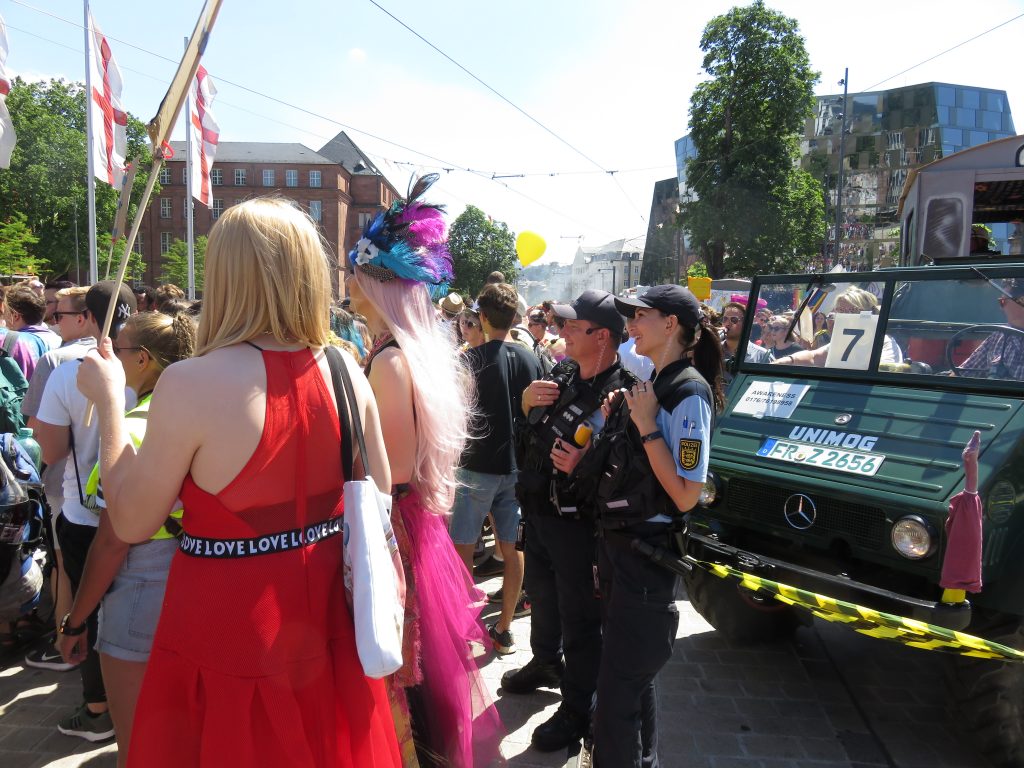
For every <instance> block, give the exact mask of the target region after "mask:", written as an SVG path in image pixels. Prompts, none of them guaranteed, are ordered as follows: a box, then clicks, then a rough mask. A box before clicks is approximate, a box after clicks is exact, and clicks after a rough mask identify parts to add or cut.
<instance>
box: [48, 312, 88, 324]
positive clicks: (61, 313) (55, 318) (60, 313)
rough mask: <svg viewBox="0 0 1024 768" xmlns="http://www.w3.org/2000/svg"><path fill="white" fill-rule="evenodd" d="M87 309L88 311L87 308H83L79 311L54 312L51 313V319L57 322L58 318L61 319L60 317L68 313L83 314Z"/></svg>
mask: <svg viewBox="0 0 1024 768" xmlns="http://www.w3.org/2000/svg"><path fill="white" fill-rule="evenodd" d="M88 311H89V310H87V309H83V310H82V311H80V312H54V313H53V321H54V322H55V323H59V322H60V319H61V318H62V317H67V316H69V315H84V314H85V313H86V312H88Z"/></svg>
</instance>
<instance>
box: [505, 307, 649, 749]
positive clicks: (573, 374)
mask: <svg viewBox="0 0 1024 768" xmlns="http://www.w3.org/2000/svg"><path fill="white" fill-rule="evenodd" d="M553 312H554V314H555V315H556V317H557V318H558V319H559V322H560V324H561V326H562V328H561V336H562V338H563V339H564V340H565V349H566V354H567V356H568V357H567V359H566V360H565V361H563V362H562V363H560V364H559V365H557V366H555V368H554V369H553V370H552V371H551V374H550V375H549V376H548V377H547V378H546V379H543V380H541V381H535V382H533V383H532V384H530V386H529V387H527V389H526V390H525V391H524V392H523V412H524V413H525V414H527V418H525V419H522V420H520V423H519V425H518V428H519V429H518V435H517V443H518V451H519V456H518V461H517V464H518V466H519V470H520V474H519V483H518V485H517V487H516V493H517V496H518V497H519V503H520V506H521V508H522V513H523V520H524V531H523V532H524V536H525V542H524V544H523V546H524V550H525V560H526V563H525V567H526V571H525V580H524V586H525V587H526V592H527V594H529V595H530V600H531V602H532V604H533V615H532V620H531V629H530V646H531V649H532V651H533V659H532V661H530V662H529V663H528V664H527V665H526V666H525V667H522V668H520V669H517V670H514V671H511V672H507V673H506V674H505V675H504V676H503V677H502V679H501V684H502V688H503V689H504V691H505V692H507V693H529V692H531V691H534V690H536V689H537V688H539V687H542V686H544V687H554V686H559V685H560V687H561V690H562V704H561V706H560V707H559V708H558V711H557V712H556V713H555V714H554V715H553V716H552V717H551V718H550V719H549V720H548V721H547V722H545V723H543V724H541V725H540V726H538V727H537V728H536V729H535V730H534V732H533V739H532V743H533V746H534V747H535V748H537V749H538V750H541V751H544V752H553V751H555V750H559V749H564V748H565V747H567V746H569V745H570V744H572V743H573V742H575V741H578V740H579V739H580V738H581V737H582V736H583V735H585V734H586V732H587V729H588V727H589V723H590V714H591V709H592V707H593V697H594V690H595V688H596V685H597V671H598V666H599V664H600V659H601V610H600V603H599V601H598V597H597V594H596V586H595V581H596V580H595V573H596V566H595V564H596V542H595V536H594V525H593V520H592V515H590V514H588V512H587V510H586V509H584V508H581V507H579V506H578V500H579V499H580V498H582V497H583V495H584V493H583V489H582V488H580V487H579V486H578V485H577V484H576V483H577V482H581V481H573V482H570V478H569V475H570V474H571V473H572V470H573V468H574V467H575V466H576V464H577V463H578V462H579V459H580V456H581V454H582V451H581V450H580V448H578V447H576V446H575V445H574V441H575V440H576V439H577V438H576V435H577V430H578V428H579V426H580V425H581V424H583V423H584V422H588V423H589V425H590V426H591V427H592V428H593V430H594V431H599V429H600V426H601V425H602V424H603V416H602V415H601V410H600V404H601V402H602V401H603V400H604V398H605V396H606V395H607V394H608V393H609V392H611V391H613V390H617V389H620V388H622V387H631V386H632V385H633V384H634V383H635V381H636V379H634V378H633V377H632V375H631V374H629V373H627V372H626V371H625V370H623V369H622V367H621V366H620V364H619V361H618V357H617V354H616V350H617V349H618V346H619V344H620V342H621V341H622V333H623V329H624V326H625V323H624V321H623V319H622V316H621V315H620V314H619V313H618V311H617V310H616V309H615V302H614V300H613V298H612V296H611V294H609V293H606V292H605V291H597V290H588V291H584V292H583V293H582V294H580V296H579V298H577V299H576V300H575V301H574V302H572V304H568V305H566V304H556V305H554V307H553ZM579 442H580V443H581V444H583V445H585V444H586V439H584V437H580V438H579ZM563 655H564V663H563V660H562V657H563Z"/></svg>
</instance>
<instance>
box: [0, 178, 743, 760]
mask: <svg viewBox="0 0 1024 768" xmlns="http://www.w3.org/2000/svg"><path fill="white" fill-rule="evenodd" d="M430 183H431V179H429V178H427V179H425V180H421V182H420V183H418V184H417V185H416V187H415V188H414V189H412V190H411V191H410V195H409V197H408V198H407V199H406V200H404V201H401V202H399V203H397V204H396V205H395V206H393V207H392V208H390V209H388V210H387V211H385V212H383V213H382V214H380V215H379V216H378V217H377V218H376V219H375V220H374V221H373V222H371V223H370V224H369V225H368V227H367V230H366V231H365V232H364V236H363V238H362V239H361V240H360V241H359V243H358V244H357V246H356V248H355V249H354V250H353V251H352V253H350V254H349V256H348V259H347V266H348V277H347V280H346V284H347V287H348V292H349V299H348V300H347V301H346V302H344V303H343V304H342V305H338V306H332V304H331V301H330V280H329V258H328V255H327V254H326V253H325V250H324V247H323V245H322V242H321V240H320V238H319V237H318V235H317V231H316V227H315V224H314V223H313V222H312V221H311V220H309V218H308V216H306V215H305V214H304V213H303V212H301V211H300V210H299V209H297V208H296V207H295V206H294V205H292V204H291V203H289V202H287V201H284V200H281V199H276V198H261V199H257V200H252V201H247V202H245V203H242V204H240V205H237V206H234V207H233V208H232V209H231V210H230V211H226V212H225V214H224V215H223V216H222V217H221V218H220V219H219V220H218V222H217V224H216V225H215V227H214V229H213V230H212V232H211V235H210V240H209V243H208V249H207V254H206V267H205V270H206V271H205V291H204V299H203V301H202V302H201V303H199V302H189V301H187V300H186V299H185V298H184V296H183V294H182V292H181V291H180V289H177V288H175V287H174V286H160V287H159V288H157V289H150V288H147V287H141V288H138V289H136V290H134V291H133V290H132V289H130V288H128V287H127V286H124V285H117V284H114V283H111V282H109V281H104V282H100V283H97V284H95V285H92V286H88V287H86V286H83V287H79V286H75V285H72V284H69V283H52V284H47V285H45V286H43V285H40V286H31V285H27V286H20V285H19V286H15V287H12V288H9V289H7V291H6V292H5V296H4V298H5V309H4V316H5V319H6V320H7V329H8V330H7V331H6V334H7V336H8V337H12V338H10V339H5V340H4V346H5V350H4V354H8V355H10V357H11V358H12V359H14V360H16V361H17V362H18V365H19V368H20V369H21V370H22V371H23V373H24V376H25V387H24V397H23V401H22V403H21V407H22V409H23V413H24V416H25V417H26V418H27V419H28V423H29V426H30V427H31V428H32V429H33V430H34V436H35V437H36V439H37V441H38V442H39V445H40V447H41V450H42V458H43V461H44V462H45V464H46V469H45V473H44V474H45V478H44V480H45V488H46V497H47V501H48V505H49V507H50V511H51V523H52V530H51V533H52V535H53V539H54V545H55V550H56V551H55V553H54V568H53V583H54V586H53V594H54V601H55V605H56V611H55V616H56V623H57V627H56V640H55V647H53V648H44V649H40V650H37V651H35V652H33V653H32V654H30V656H29V658H28V659H26V662H27V663H28V664H30V665H32V666H38V667H44V668H50V669H63V670H71V669H77V671H78V674H79V675H80V678H81V686H82V699H83V703H82V704H81V706H79V707H78V708H76V710H75V711H73V712H71V713H68V714H67V716H66V717H64V718H63V719H62V720H61V721H60V723H59V724H58V729H59V730H60V731H61V732H62V733H64V734H67V735H71V736H77V737H81V738H84V739H87V740H90V741H101V740H105V739H109V738H111V737H116V739H117V744H118V764H119V765H139V766H147V768H148V767H149V766H181V765H198V764H211V765H220V764H233V765H267V766H271V765H272V766H280V765H303V766H314V765H323V766H326V765H350V766H359V767H360V768H362V767H363V766H424V768H426V767H427V766H457V767H466V768H470V767H471V766H485V765H490V764H492V763H493V762H494V761H495V760H498V759H500V752H499V746H500V740H501V737H502V736H503V726H502V723H501V719H500V717H499V715H498V712H497V709H496V707H495V705H494V702H493V701H492V698H491V695H490V694H489V693H488V691H487V690H486V687H485V686H484V684H483V681H482V678H481V675H480V669H479V666H480V664H481V663H484V662H485V660H486V659H487V658H489V655H488V653H487V651H488V650H489V649H493V650H494V652H496V653H497V654H501V655H507V654H511V653H515V652H516V649H517V646H516V639H515V637H514V634H513V629H512V626H513V621H514V619H515V618H516V617H518V616H522V615H524V614H525V613H532V622H531V631H530V637H529V645H530V649H531V651H532V654H533V658H532V660H531V661H530V662H529V663H528V664H525V665H523V666H521V667H520V668H518V669H515V670H512V671H510V672H508V673H507V674H506V675H505V676H504V677H503V679H502V688H501V690H500V691H499V693H500V694H501V695H506V694H507V695H522V694H527V693H530V692H532V691H535V690H537V689H538V688H540V687H544V686H547V687H554V688H558V689H560V691H561V695H562V702H561V705H560V706H559V708H558V710H557V712H556V713H555V715H554V716H553V717H551V718H550V719H549V720H548V721H547V722H545V723H543V724H542V725H540V726H539V727H538V728H537V729H536V730H535V731H534V733H533V734H532V743H533V745H534V747H535V748H537V749H539V750H544V751H554V750H558V749H563V748H565V747H567V746H569V745H571V744H572V743H573V742H574V741H579V740H580V739H585V738H587V739H591V740H592V742H593V747H594V753H593V754H594V762H595V764H596V765H601V766H606V767H607V766H615V767H617V766H627V765H637V766H639V765H641V764H644V765H654V764H656V761H657V726H656V720H655V702H656V699H655V679H656V677H657V674H658V671H659V670H660V669H661V667H662V666H663V665H664V664H665V663H666V662H667V660H668V658H669V657H670V655H671V650H672V644H673V642H674V638H675V632H676V626H677V622H678V614H677V611H676V606H675V594H676V587H677V584H676V579H677V577H676V576H675V575H673V574H672V573H671V572H670V571H667V570H664V569H663V568H661V567H659V566H657V565H655V564H654V563H653V562H652V561H650V560H649V559H648V558H647V557H646V556H645V555H644V554H642V551H641V549H640V548H637V547H636V546H634V542H640V543H641V544H643V545H644V546H645V547H653V548H656V549H657V548H666V549H668V548H672V547H673V546H674V537H675V536H676V535H677V534H678V533H679V530H680V520H681V516H680V513H682V512H685V511H687V510H688V509H690V508H691V507H692V506H693V505H694V504H695V503H696V499H697V497H698V495H699V493H700V490H701V487H702V485H703V483H704V480H705V476H706V471H707V462H708V453H709V442H708V441H709V439H710V435H711V430H712V427H713V422H714V418H715V414H716V413H717V412H718V411H720V409H721V407H722V405H723V400H722V386H723V382H722V357H723V353H722V346H721V344H720V339H719V329H718V328H716V327H715V326H714V325H713V324H712V320H711V318H712V314H711V313H710V312H709V311H708V310H706V308H702V307H701V306H700V305H699V304H698V302H697V301H696V299H695V298H694V297H693V295H692V294H691V293H690V292H689V291H687V290H686V289H685V288H682V287H680V286H658V287H656V288H654V289H651V290H650V291H649V292H648V293H647V294H645V295H643V296H641V297H640V298H638V299H622V298H617V297H613V296H612V295H610V294H608V293H605V292H602V291H594V290H588V291H585V292H584V293H583V294H581V295H580V296H578V297H577V298H576V299H575V300H574V301H573V302H571V303H569V304H559V303H557V302H544V303H543V304H541V305H537V306H534V307H530V306H527V305H526V304H525V303H524V302H523V301H522V299H521V298H520V297H519V296H518V294H517V292H516V290H515V288H514V287H513V286H512V285H510V284H508V283H507V282H505V279H504V276H503V275H501V274H494V275H492V276H491V278H489V280H488V283H487V284H486V285H485V286H484V287H483V288H482V290H481V291H480V293H479V295H478V296H477V297H476V298H475V299H474V300H472V301H470V300H468V299H464V298H463V297H462V296H459V295H458V294H453V293H449V292H448V290H447V285H449V284H450V282H451V280H452V277H453V275H452V270H451V258H450V255H449V254H448V251H447V246H446V240H445V225H444V221H443V218H442V215H441V211H440V209H438V208H437V207H434V206H432V205H430V204H429V203H427V202H425V201H424V199H423V197H424V193H425V192H426V190H427V189H428V188H429V185H430ZM111 304H113V305H114V306H113V312H114V323H113V325H112V327H111V331H110V336H109V338H100V337H101V330H100V329H101V327H102V325H103V320H104V317H105V315H106V312H107V309H108V307H109V306H110V305H111ZM318 307H319V308H321V309H320V310H319V311H317V310H316V308H318ZM9 340H10V341H11V344H10V346H9V348H8V341H9ZM330 344H334V345H336V346H339V347H342V348H343V349H345V350H347V351H348V352H349V353H350V354H349V355H348V356H346V357H345V359H346V361H347V362H346V365H347V366H348V368H349V370H350V373H351V374H352V379H353V381H354V384H355V395H356V397H355V399H356V403H355V407H354V409H353V410H354V412H355V413H354V414H353V417H358V418H359V419H360V420H361V423H362V425H363V429H364V432H365V435H366V445H367V455H366V456H359V457H358V459H357V461H356V466H357V470H358V471H359V472H365V473H366V474H367V475H369V476H371V477H372V478H373V479H374V480H375V482H376V483H377V485H378V487H379V489H380V490H381V491H382V492H383V493H386V494H390V495H391V498H392V500H393V508H392V525H393V527H394V530H395V534H396V537H397V540H398V545H399V552H400V554H401V570H402V577H403V581H404V584H405V590H404V599H405V620H404V628H403V630H404V631H403V643H404V645H403V664H402V666H401V668H400V669H399V670H398V671H397V672H396V673H394V674H393V675H390V676H388V677H387V678H385V679H383V680H376V679H371V678H368V677H366V676H365V675H364V674H363V671H362V667H361V665H360V662H359V658H358V655H357V653H356V647H355V634H354V627H353V618H352V613H351V611H350V610H349V608H348V603H347V602H346V599H345V595H344V590H345V587H344V580H343V578H342V570H343V554H342V553H343V548H342V546H341V541H340V538H335V537H334V536H333V534H331V533H327V534H325V535H324V536H322V537H317V540H316V541H309V542H302V541H299V542H298V543H297V544H295V545H294V546H284V545H283V544H282V545H280V546H277V545H275V546H274V547H269V546H268V547H263V546H262V544H266V543H267V542H273V541H276V542H279V543H280V541H285V540H286V538H287V537H286V536H285V534H288V532H291V531H295V530H308V529H309V528H310V527H319V529H321V530H323V531H327V532H331V531H340V526H338V525H334V524H333V523H335V522H337V521H340V520H343V516H344V503H343V495H342V486H343V483H344V481H345V480H346V479H347V478H346V477H345V467H344V466H343V462H342V458H341V455H342V451H340V450H339V446H341V445H342V443H343V442H347V441H349V440H350V439H351V434H352V433H351V422H350V421H349V420H348V418H349V417H348V415H347V414H348V412H347V411H346V410H345V409H339V404H338V403H337V402H336V399H335V397H334V394H333V393H334V389H333V388H332V386H331V372H330V368H329V366H328V364H327V361H326V357H325V355H324V354H323V349H324V348H325V347H326V346H327V345H330ZM90 403H91V404H93V405H94V406H95V414H94V415H93V416H92V418H91V419H90V418H88V417H87V415H86V412H87V410H88V409H89V404H90ZM624 467H628V471H626V469H624ZM487 526H489V527H490V530H491V531H492V532H493V536H494V542H495V551H494V553H493V555H492V558H493V560H494V562H497V563H498V564H499V570H500V572H501V574H502V577H503V578H502V587H501V589H500V590H499V591H498V593H497V594H495V595H491V596H490V599H491V600H493V601H495V602H498V603H500V610H499V612H498V615H497V617H496V619H495V620H494V621H493V623H491V624H489V625H486V626H485V625H484V624H483V623H482V621H481V618H480V614H481V609H482V607H483V605H484V601H485V600H486V599H488V596H486V595H484V594H483V593H482V592H481V591H480V590H479V589H478V587H477V586H476V584H475V578H474V562H475V558H474V556H475V555H477V554H478V553H479V546H480V542H481V537H482V533H483V531H484V530H485V529H486V527H487ZM289 540H290V539H289ZM183 541H187V542H188V546H183V545H182V542H183ZM479 575H480V574H476V576H479ZM524 587H525V589H524Z"/></svg>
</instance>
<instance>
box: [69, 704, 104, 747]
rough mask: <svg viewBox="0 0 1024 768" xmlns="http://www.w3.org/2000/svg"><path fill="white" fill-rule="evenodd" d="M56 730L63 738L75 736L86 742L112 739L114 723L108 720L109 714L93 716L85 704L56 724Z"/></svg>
mask: <svg viewBox="0 0 1024 768" xmlns="http://www.w3.org/2000/svg"><path fill="white" fill-rule="evenodd" d="M57 730H58V731H60V732H61V733H63V734H64V735H65V736H77V737H78V738H80V739H85V740H86V741H106V740H107V739H112V738H114V722H113V720H111V719H110V712H103V713H102V714H99V715H94V714H92V713H90V712H89V708H88V707H86V705H85V704H82V706H80V707H79V708H78V709H76V710H75V711H74V712H72V713H71V714H70V715H68V716H67V717H65V718H64V719H63V720H61V721H60V722H59V723H57Z"/></svg>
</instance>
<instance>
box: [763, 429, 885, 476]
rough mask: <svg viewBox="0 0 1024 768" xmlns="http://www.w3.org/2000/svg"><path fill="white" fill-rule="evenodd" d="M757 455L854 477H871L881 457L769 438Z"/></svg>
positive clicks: (883, 459) (880, 462)
mask: <svg viewBox="0 0 1024 768" xmlns="http://www.w3.org/2000/svg"><path fill="white" fill-rule="evenodd" d="M757 455H758V456H763V457H764V458H767V459H776V460H778V461H789V462H792V463H793V464H805V465H809V466H812V467H821V468H822V469H832V470H835V471H837V472H851V473H853V474H855V475H868V476H869V477H870V476H871V475H874V474H875V473H876V472H877V471H878V469H879V467H881V466H882V462H883V461H885V456H883V455H882V454H880V453H864V452H862V451H847V450H845V449H842V448H827V447H823V446H820V445H812V444H811V443H798V442H796V441H795V440H779V439H778V438H775V437H769V438H768V439H767V440H765V441H764V443H762V444H761V447H760V448H758V450H757Z"/></svg>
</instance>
